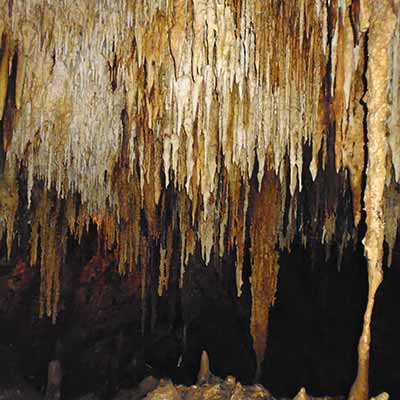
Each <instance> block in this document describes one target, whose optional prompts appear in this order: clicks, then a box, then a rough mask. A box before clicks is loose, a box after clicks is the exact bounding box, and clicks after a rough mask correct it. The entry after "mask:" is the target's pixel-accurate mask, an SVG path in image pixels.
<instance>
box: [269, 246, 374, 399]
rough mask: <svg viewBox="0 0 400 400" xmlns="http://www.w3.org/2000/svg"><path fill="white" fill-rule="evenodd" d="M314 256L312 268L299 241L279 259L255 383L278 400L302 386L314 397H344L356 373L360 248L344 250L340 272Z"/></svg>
mask: <svg viewBox="0 0 400 400" xmlns="http://www.w3.org/2000/svg"><path fill="white" fill-rule="evenodd" d="M315 251H318V253H317V254H318V256H317V257H314V265H313V266H312V267H311V263H310V261H309V260H310V259H311V255H310V254H309V250H308V249H304V248H303V247H302V245H301V243H300V241H299V240H295V243H294V244H293V247H292V249H291V253H290V254H289V253H288V252H287V251H284V252H283V253H282V254H281V258H280V273H279V280H278V290H277V301H276V303H275V305H274V306H273V307H272V308H271V313H270V327H269V336H268V343H267V353H266V357H265V362H264V365H263V373H262V379H261V381H262V383H263V384H264V385H265V386H266V387H268V388H269V389H270V390H271V391H272V393H274V394H275V395H278V396H294V395H295V394H296V393H297V392H298V390H299V388H301V387H303V386H304V387H306V389H307V392H308V393H310V394H312V395H315V396H317V395H318V396H322V395H328V394H329V395H339V394H346V393H347V392H348V390H349V388H350V386H351V384H352V383H353V379H354V376H355V374H356V371H357V343H358V339H359V334H360V332H361V328H362V318H363V312H364V307H365V304H366V298H367V285H368V281H367V270H366V263H365V260H364V257H363V249H362V248H361V247H360V246H358V248H357V249H355V250H354V249H352V248H347V249H345V251H344V254H343V259H342V264H341V270H340V271H338V269H337V260H336V253H334V252H332V256H331V257H330V259H329V260H327V261H326V262H325V253H324V251H323V248H322V247H321V246H319V250H315Z"/></svg>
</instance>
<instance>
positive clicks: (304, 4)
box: [0, 0, 400, 360]
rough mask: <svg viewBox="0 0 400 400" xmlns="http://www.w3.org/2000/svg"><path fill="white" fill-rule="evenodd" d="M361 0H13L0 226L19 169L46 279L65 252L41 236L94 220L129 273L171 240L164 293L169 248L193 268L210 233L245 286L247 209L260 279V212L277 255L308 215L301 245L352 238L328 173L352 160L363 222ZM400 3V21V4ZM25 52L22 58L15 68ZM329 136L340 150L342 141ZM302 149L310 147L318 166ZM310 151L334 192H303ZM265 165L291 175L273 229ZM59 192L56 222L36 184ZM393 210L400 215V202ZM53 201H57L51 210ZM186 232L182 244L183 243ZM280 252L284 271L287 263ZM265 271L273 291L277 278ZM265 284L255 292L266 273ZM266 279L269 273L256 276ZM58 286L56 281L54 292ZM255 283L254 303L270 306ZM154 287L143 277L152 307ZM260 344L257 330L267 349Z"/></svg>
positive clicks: (339, 190) (1, 74)
mask: <svg viewBox="0 0 400 400" xmlns="http://www.w3.org/2000/svg"><path fill="white" fill-rule="evenodd" d="M353 3H354V2H350V1H348V0H346V1H344V0H340V1H331V2H326V1H324V0H302V1H296V0H288V1H279V0H271V1H267V2H266V1H262V0H256V1H250V0H241V1H214V2H206V1H193V2H191V1H182V0H176V1H172V2H171V1H166V0H160V1H158V2H155V1H153V0H145V1H142V2H128V1H126V0H117V1H115V2H112V4H111V2H109V1H107V0H101V1H97V2H91V1H87V0H79V1H75V2H73V4H72V3H71V4H70V2H67V1H56V0H49V1H47V2H44V3H43V2H42V1H40V0H28V1H26V0H14V1H13V2H8V1H2V0H0V37H1V53H0V54H1V61H0V111H1V115H2V116H3V113H4V110H5V112H6V114H9V113H11V111H8V108H7V107H9V104H10V101H9V99H8V96H9V94H10V90H9V87H11V86H12V85H10V81H11V80H12V79H15V93H12V96H14V97H15V105H14V104H12V107H11V108H13V110H12V112H14V113H15V116H14V117H13V118H12V120H13V123H12V127H11V129H9V130H8V131H7V132H6V133H7V137H6V139H5V141H6V142H7V143H3V147H4V151H5V152H6V158H7V162H6V170H5V174H4V176H3V177H0V179H1V185H3V186H1V188H3V187H4V190H5V193H6V192H7V193H6V195H5V196H2V197H1V199H0V205H1V208H0V236H2V235H3V234H4V233H5V232H6V231H7V246H8V249H9V250H8V251H9V252H10V251H11V248H12V244H13V243H12V240H13V235H14V232H13V230H14V219H15V218H16V217H17V216H16V212H17V205H18V193H17V190H16V187H17V177H18V174H19V173H20V172H21V171H22V170H24V171H25V170H26V174H27V185H26V190H27V199H28V204H27V206H28V208H29V213H30V215H31V217H32V225H31V248H30V263H31V264H32V265H35V264H38V262H39V261H40V265H41V266H42V269H43V273H42V276H43V277H44V278H43V279H45V281H44V283H43V288H48V287H50V288H54V289H55V292H57V291H58V286H57V285H58V281H57V283H56V281H55V280H56V279H57V277H58V274H59V272H58V271H59V269H58V270H57V267H56V265H55V264H54V262H53V261H54V260H53V259H51V260H50V259H46V258H45V259H42V257H41V252H40V251H38V245H39V243H44V241H45V242H46V243H47V245H48V246H52V245H53V246H58V245H59V244H60V243H66V237H63V236H68V235H72V236H74V237H75V238H76V239H77V240H78V241H80V239H81V237H82V235H83V232H84V231H85V230H88V229H89V226H90V224H94V225H95V226H96V228H97V230H98V232H99V235H100V236H101V239H102V243H103V245H104V250H105V251H112V252H113V253H114V255H115V258H116V261H117V265H118V270H119V272H120V273H121V274H125V273H126V272H127V271H142V272H141V273H143V274H147V278H146V277H145V278H144V281H143V282H142V283H143V285H142V291H144V290H145V289H146V288H147V287H148V286H149V285H148V284H146V282H147V281H146V279H149V275H150V274H148V273H147V272H146V268H147V266H144V265H141V264H142V263H144V262H150V261H149V260H150V258H151V257H150V255H149V254H148V253H149V252H150V250H149V248H150V247H151V246H152V244H154V243H157V245H160V244H161V245H160V252H161V255H162V257H161V259H162V260H165V263H164V262H163V263H162V268H161V272H162V274H161V279H160V282H161V289H160V292H161V291H164V290H165V289H166V283H167V282H168V273H167V272H168V265H169V262H170V261H168V260H169V259H170V257H171V254H172V251H177V250H179V251H180V260H181V266H180V271H181V272H180V285H181V286H182V284H183V275H184V270H185V267H186V266H187V264H188V260H189V258H190V256H191V255H192V254H194V252H195V249H196V246H199V248H200V249H201V254H202V256H203V259H204V261H205V263H206V264H207V263H208V262H209V261H210V259H211V256H212V255H213V254H215V255H219V256H220V257H223V256H224V255H226V254H227V253H230V252H234V253H235V255H236V262H235V269H236V271H235V275H236V289H237V294H238V295H239V296H240V295H241V288H242V283H243V282H242V281H243V277H242V272H243V264H244V260H245V253H246V252H245V243H246V227H248V226H249V225H250V226H251V227H252V228H251V229H252V233H251V236H252V238H251V239H253V240H255V242H254V248H253V250H252V251H251V257H252V263H253V267H254V272H255V274H256V275H255V277H254V279H255V281H257V280H258V278H256V276H258V274H260V281H259V282H264V281H262V279H266V276H265V275H263V274H262V272H261V267H260V266H261V259H260V257H261V253H263V252H265V249H263V247H262V246H261V244H260V243H259V241H258V238H259V237H261V236H259V235H258V233H257V232H256V231H255V229H256V227H261V228H262V229H260V235H268V240H269V242H268V243H269V245H270V248H268V251H271V254H272V256H271V260H272V259H273V258H274V257H275V255H276V253H275V250H274V249H273V248H272V247H271V246H272V245H271V243H272V242H273V240H274V239H273V235H274V234H275V235H276V237H275V240H277V241H278V243H279V246H280V247H281V248H283V247H286V248H288V249H290V245H291V242H292V241H293V239H294V237H295V235H296V232H297V231H298V230H299V229H302V231H301V235H302V239H303V243H304V244H305V245H306V244H308V243H309V242H310V236H312V238H314V237H317V238H318V240H320V241H321V242H324V243H325V244H326V248H327V249H328V248H329V247H330V243H329V242H330V241H334V240H338V241H339V242H340V248H344V247H345V246H346V243H347V241H350V240H352V239H354V237H355V231H356V230H355V229H352V228H353V227H350V226H348V223H347V222H346V224H345V226H346V229H347V232H345V233H346V234H345V233H343V234H342V235H341V236H340V237H339V236H338V235H337V229H338V227H339V226H340V225H341V223H340V222H341V221H338V215H339V213H338V207H339V206H338V204H339V201H338V198H339V197H340V195H342V194H343V192H344V190H345V185H344V184H337V185H336V184H335V185H332V186H334V188H333V189H332V190H331V191H330V190H329V188H328V189H326V188H322V184H321V182H320V181H319V180H320V177H321V176H322V175H323V173H322V172H321V171H322V170H323V171H324V173H326V175H324V176H326V177H328V178H329V179H330V178H332V176H333V175H330V174H331V173H333V172H332V171H330V170H329V168H330V166H329V168H328V163H330V162H331V161H332V160H333V159H334V160H335V167H336V171H337V175H335V179H336V178H337V177H341V176H343V175H342V174H343V170H346V171H347V175H348V181H349V182H350V187H351V191H352V200H353V213H354V224H355V225H357V224H358V223H359V221H360V216H361V198H362V174H363V169H364V158H365V154H364V148H363V146H362V144H363V143H364V137H363V135H364V129H363V119H364V114H365V111H364V109H363V105H362V102H363V101H364V97H363V96H364V92H365V90H366V87H364V85H365V82H364V81H363V74H364V71H365V64H366V62H367V59H366V58H367V57H366V54H365V49H366V46H367V43H366V38H365V29H366V26H367V25H366V23H367V22H368V18H367V16H366V10H367V11H368V8H367V7H366V5H367V3H366V2H365V1H364V2H361V3H360V9H358V7H356V6H354V4H353ZM385 4H386V3H385ZM396 12H397V27H398V24H399V22H398V21H399V18H400V17H399V10H398V8H397V11H396ZM288 21H290V23H288ZM395 31H396V30H395ZM397 31H398V29H397ZM398 41H399V36H398V33H395V35H394V39H393V41H392V42H391V47H390V57H389V65H390V66H389V70H388V74H389V75H388V76H390V83H389V86H390V87H389V104H390V110H389V115H388V117H389V120H388V128H389V132H388V133H389V136H388V143H389V147H390V150H391V151H390V154H389V155H388V174H387V183H389V182H393V179H392V177H391V171H390V170H391V168H392V167H393V168H394V181H395V182H398V180H399V175H400V173H399V172H398V171H399V169H400V167H399V159H398V154H399V153H400V151H399V145H398V136H399V135H398V119H399V118H398V108H399V107H398V105H399V100H398V99H399V51H398ZM367 50H368V49H367ZM14 54H15V55H14ZM388 54H389V53H388ZM13 57H14V58H13ZM12 60H17V62H16V73H15V75H16V76H15V77H13V76H11V75H13V74H11V72H12V68H11V66H12V65H11V64H12V63H13V61H12ZM10 98H11V97H10ZM9 108H10V107H9ZM5 117H9V115H4V118H3V120H5V119H6V118H5ZM1 119H2V118H1V117H0V120H1ZM7 129H8V128H7ZM3 131H4V127H3ZM3 133H4V132H3ZM330 135H334V136H333V137H334V138H335V139H334V144H333V146H332V147H333V148H334V153H335V154H328V152H330V151H331V148H330V147H329V146H330V140H332V139H331V136H330ZM4 137H5V136H4V135H3V140H4ZM306 148H308V149H310V152H311V155H310V157H311V161H310V163H309V165H308V166H306V164H304V162H305V160H306V158H307V157H308V156H307V155H306V153H303V152H304V149H306ZM333 157H334V158H333ZM256 165H257V171H256V172H257V175H256V182H255V180H254V179H252V178H253V173H254V171H255V169H256V167H255V166H256ZM307 167H308V169H309V171H310V173H311V178H312V180H313V181H314V182H315V184H316V185H319V186H318V187H319V188H321V189H323V192H324V193H323V194H321V195H320V196H319V195H318V196H316V198H315V203H316V204H306V205H304V204H302V201H303V200H302V199H303V198H302V197H301V196H300V195H301V192H302V191H304V190H307V191H309V190H310V187H306V188H305V189H304V188H303V186H305V183H304V178H307V177H308V176H307V174H308V171H306V170H305V168H307ZM13 168H14V169H13ZM266 168H267V169H271V168H272V169H273V171H274V173H275V175H276V176H277V179H278V180H279V196H278V195H277V196H278V197H279V198H278V200H277V201H278V202H277V205H276V209H275V208H274V207H275V206H274V207H272V208H273V210H274V212H275V214H274V218H275V219H276V221H275V222H276V225H277V228H276V229H275V230H274V231H268V232H267V231H265V232H264V230H263V229H264V228H263V227H264V225H267V224H265V221H266V219H265V218H266V217H265V215H264V214H262V213H261V211H260V210H258V211H257V212H258V213H259V218H260V221H254V218H255V217H254V215H255V212H253V211H251V202H252V199H253V198H257V199H258V200H257V201H256V204H258V202H259V205H258V206H259V207H261V203H262V200H261V199H259V197H260V195H256V194H254V189H255V186H257V187H258V189H259V190H260V191H261V192H264V191H266V190H267V192H268V190H270V189H265V188H264V185H266V184H265V183H264V182H265V179H267V181H268V182H269V180H270V179H271V178H270V177H267V178H265V177H264V171H265V170H266ZM328 170H329V171H328ZM271 173H272V172H268V174H267V175H270V174H271ZM7 174H8V175H7ZM7 176H8V177H7ZM391 179H392V180H391ZM268 185H278V183H273V184H272V183H269V184H268ZM274 187H275V186H274ZM169 190H171V191H172V192H173V193H174V194H173V196H171V197H174V198H175V199H176V200H174V201H175V203H174V205H175V207H176V209H177V215H176V218H175V219H176V220H175V222H174V223H173V228H170V224H169V223H166V220H165V210H166V205H165V201H166V200H165V199H166V193H167V192H168V191H169ZM271 190H272V189H271ZM277 190H278V189H277ZM47 191H48V192H49V193H50V192H51V193H52V196H53V195H54V196H55V197H56V198H57V199H58V200H57V201H55V200H54V201H55V203H54V204H58V203H57V202H59V201H63V202H65V204H64V203H63V206H62V207H61V206H60V207H61V208H62V210H63V211H62V212H61V211H60V212H59V219H60V221H58V222H57V223H55V220H53V219H52V218H53V217H52V216H51V215H50V211H49V213H47V212H46V213H45V211H43V210H42V209H41V205H40V203H38V202H37V201H35V200H34V199H33V197H34V196H33V192H36V196H39V198H40V197H43V196H45V192H47ZM321 191H322V190H321ZM268 193H269V192H268ZM392 194H393V193H392ZM392 194H390V193H388V196H387V197H386V199H387V204H388V205H389V204H390V202H391V201H394V200H393V199H394V195H393V196H392ZM46 196H47V195H46ZM390 199H392V200H390ZM52 201H53V200H52ZM265 201H267V200H265ZM163 202H164V203H163ZM267 205H268V206H269V205H270V202H268V204H267ZM61 208H60V209H61ZM272 208H271V209H272ZM386 210H387V211H385V218H386V219H389V218H391V215H392V214H390V212H389V207H386ZM56 211H57V206H54V205H53V206H52V208H51V213H53V212H56ZM278 211H279V212H278ZM253 214H254V215H253ZM308 214H310V215H312V218H314V222H313V224H314V225H315V226H314V228H313V229H308V230H307V229H305V228H303V223H304V224H312V223H311V222H310V221H308V220H307V217H306V216H305V215H308ZM284 216H285V218H286V220H285V221H286V222H287V223H285V227H284V228H285V229H284V230H283V229H281V227H282V225H283V218H284ZM310 219H311V218H310ZM45 220H46V221H47V222H46V223H48V224H51V223H53V225H54V224H55V225H54V227H56V226H57V229H58V233H57V235H59V237H58V238H57V240H56V238H55V237H50V233H49V232H48V230H47V228H43V224H44V223H45ZM394 225H396V226H397V223H396V224H395V223H394V220H393V223H390V222H389V223H387V225H386V231H387V233H386V235H387V242H388V243H389V246H390V244H391V243H393V233H394V231H395V227H394ZM171 229H172V230H171ZM271 229H272V228H271ZM343 229H345V228H343ZM173 231H174V232H176V234H177V236H179V237H180V241H179V242H180V243H179V245H178V244H175V243H172V244H171V240H172V239H171V237H172V235H173V233H172V232H173ZM63 232H65V233H63ZM172 242H173V240H172ZM257 243H258V244H257ZM142 246H145V247H146V248H147V250H145V249H143V248H142ZM61 247H62V246H61ZM178 247H179V249H178ZM172 248H173V249H172ZM258 251H260V252H261V253H260V254H258ZM57 252H58V253H60V252H61V253H62V249H61V248H60V249H57V248H53V249H49V252H48V254H49V257H50V255H51V254H53V258H54V254H56V253H57ZM58 253H57V254H58ZM263 254H264V253H263ZM339 258H340V257H339ZM271 262H272V261H271ZM268 265H270V272H268V274H269V273H271V274H272V275H273V274H274V273H275V271H276V270H275V269H274V268H275V267H276V265H275V264H274V266H273V264H268ZM60 266H61V264H60ZM46 268H50V270H49V271H48V274H49V275H46V274H47V272H45V269H46ZM163 271H164V272H165V273H164V272H163ZM46 276H47V278H46ZM46 279H50V281H51V280H52V281H51V282H53V283H51V282H50V283H46V282H47V281H46ZM268 282H270V283H269V284H271V285H272V286H268V296H269V297H268V299H270V300H271V301H272V298H273V296H272V294H271V293H272V292H273V291H274V289H273V287H274V286H273V285H274V283H273V282H274V280H273V279H272V278H271V280H268ZM253 286H254V287H253V290H254V291H255V292H254V293H256V292H257V290H258V289H257V283H254V285H253ZM264 286H265V285H264ZM264 286H263V285H261V284H260V290H262V288H263V287H264ZM43 290H48V289H43ZM51 290H53V289H51ZM265 290H267V289H265ZM46 296H47V297H43V299H45V301H44V303H43V304H46V305H45V306H44V308H46V307H47V308H46V312H48V309H49V307H50V306H49V304H47V303H48V298H49V297H48V295H46ZM271 296H272V297H271ZM56 297H57V294H56ZM56 297H54V295H51V296H50V300H49V301H50V302H52V301H53V300H51V299H56ZM256 297H257V295H255V300H254V307H256V308H257V310H261V309H260V308H259V306H257V304H258V302H259V300H257V299H256ZM145 299H146V296H145V294H144V293H142V300H143V306H144V307H145V306H146V302H145ZM266 304H269V301H267V302H266ZM53 306H54V304H53ZM53 309H54V307H53ZM259 312H260V313H261V316H260V317H254V318H255V320H257V319H258V320H260V321H261V320H263V321H264V322H263V323H261V325H260V327H259V328H257V330H259V333H257V335H258V337H261V336H260V335H262V329H264V331H265V332H266V322H265V321H266V319H267V317H268V313H266V312H265V310H264V311H262V312H261V311H259ZM144 315H146V312H144ZM257 340H258V339H257ZM255 342H256V340H255ZM263 346H265V344H263V342H262V341H257V344H256V347H257V349H258V350H257V354H258V357H259V360H260V359H261V357H262V356H261V353H263Z"/></svg>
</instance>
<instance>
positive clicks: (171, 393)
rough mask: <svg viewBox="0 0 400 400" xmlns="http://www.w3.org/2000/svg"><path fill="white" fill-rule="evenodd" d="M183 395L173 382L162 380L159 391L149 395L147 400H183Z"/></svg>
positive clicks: (156, 390)
mask: <svg viewBox="0 0 400 400" xmlns="http://www.w3.org/2000/svg"><path fill="white" fill-rule="evenodd" d="M181 398H182V397H181V395H180V393H179V392H178V390H177V388H176V387H175V386H174V385H173V383H172V382H171V381H166V380H161V381H160V385H159V386H158V387H157V389H155V390H153V391H152V392H151V393H149V394H148V395H147V396H146V397H145V399H146V400H181Z"/></svg>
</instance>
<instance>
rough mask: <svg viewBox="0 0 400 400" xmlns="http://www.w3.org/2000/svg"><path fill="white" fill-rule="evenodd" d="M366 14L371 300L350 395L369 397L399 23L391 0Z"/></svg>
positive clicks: (374, 5)
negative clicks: (390, 95) (392, 73)
mask: <svg viewBox="0 0 400 400" xmlns="http://www.w3.org/2000/svg"><path fill="white" fill-rule="evenodd" d="M362 5H363V7H365V9H363V13H365V15H364V16H363V17H365V18H366V20H367V21H368V22H367V23H368V25H367V26H365V27H363V28H364V29H365V28H367V27H368V38H369V39H368V66H367V81H368V95H367V96H368V97H367V107H368V120H367V128H368V166H367V184H366V189H365V194H364V201H365V210H366V214H367V215H366V223H367V232H366V235H365V238H364V241H363V243H364V248H365V254H366V257H367V260H368V283H369V290H368V303H367V307H366V310H365V314H364V325H363V331H362V334H361V338H360V342H359V345H358V372H357V377H356V380H355V382H354V384H353V386H352V388H351V392H350V395H349V398H350V399H354V400H366V399H367V398H368V371H369V348H370V342H371V332H370V322H371V316H372V310H373V306H374V297H375V293H376V291H377V289H378V287H379V285H380V284H381V282H382V275H383V271H382V260H383V241H384V218H383V194H384V187H385V180H386V173H387V172H386V151H387V138H386V130H387V126H386V123H387V117H388V114H389V110H390V108H389V104H388V99H387V93H388V86H389V78H390V68H389V65H390V50H389V49H390V43H391V40H392V36H393V32H394V28H395V26H396V14H395V12H394V9H393V3H392V2H390V1H387V0H384V1H381V2H379V4H378V3H376V2H373V1H369V0H365V1H362Z"/></svg>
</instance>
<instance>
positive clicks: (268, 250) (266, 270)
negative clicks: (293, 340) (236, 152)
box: [250, 170, 281, 371]
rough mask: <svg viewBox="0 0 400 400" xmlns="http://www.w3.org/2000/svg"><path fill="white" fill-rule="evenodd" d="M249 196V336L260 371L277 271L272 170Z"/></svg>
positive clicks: (277, 210)
mask: <svg viewBox="0 0 400 400" xmlns="http://www.w3.org/2000/svg"><path fill="white" fill-rule="evenodd" d="M253 196H254V200H253V201H252V204H251V206H252V207H251V210H252V215H251V225H250V242H251V243H250V258H251V278H250V282H251V293H252V307H251V335H252V337H253V347H254V350H255V352H256V356H257V365H258V371H260V367H261V363H262V361H263V359H264V354H265V349H266V340H267V332H268V316H269V308H270V306H271V305H272V304H273V303H274V300H275V292H276V285H277V280H278V270H279V264H278V261H279V253H278V251H277V238H278V234H279V232H278V230H279V227H280V218H281V207H280V206H281V198H280V196H281V191H280V183H279V179H278V178H277V177H276V175H275V174H274V172H273V171H271V170H269V171H267V172H266V173H265V174H264V178H263V182H262V185H261V190H260V192H258V193H257V192H255V193H253Z"/></svg>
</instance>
